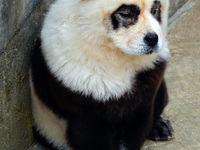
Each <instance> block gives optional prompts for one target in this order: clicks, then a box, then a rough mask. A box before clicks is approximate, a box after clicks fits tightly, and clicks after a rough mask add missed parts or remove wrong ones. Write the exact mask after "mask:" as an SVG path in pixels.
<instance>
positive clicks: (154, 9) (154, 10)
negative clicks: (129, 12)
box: [151, 0, 162, 23]
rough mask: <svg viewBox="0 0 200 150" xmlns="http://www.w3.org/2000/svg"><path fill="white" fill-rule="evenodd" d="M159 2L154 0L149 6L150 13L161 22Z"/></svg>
mask: <svg viewBox="0 0 200 150" xmlns="http://www.w3.org/2000/svg"><path fill="white" fill-rule="evenodd" d="M161 7H162V6H161V3H160V1H157V0H155V1H154V2H153V5H152V7H151V14H152V15H153V16H154V17H155V18H156V20H158V22H159V23H161V22H162V19H161V18H162V16H161V15H162V11H161Z"/></svg>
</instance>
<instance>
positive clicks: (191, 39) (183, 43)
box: [31, 1, 200, 150]
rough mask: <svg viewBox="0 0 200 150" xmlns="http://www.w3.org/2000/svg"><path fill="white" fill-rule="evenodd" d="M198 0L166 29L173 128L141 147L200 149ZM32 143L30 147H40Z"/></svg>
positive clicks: (167, 112)
mask: <svg viewBox="0 0 200 150" xmlns="http://www.w3.org/2000/svg"><path fill="white" fill-rule="evenodd" d="M199 14H200V1H198V2H197V4H196V5H195V7H194V8H193V9H191V10H190V11H188V12H187V13H185V14H184V15H182V17H180V18H179V19H178V21H177V22H176V25H175V27H174V28H173V29H172V30H171V31H170V33H169V37H168V39H169V47H170V50H171V59H170V62H169V65H168V69H167V71H166V81H167V85H168V90H169V99H170V102H169V104H168V106H167V107H166V109H165V112H164V113H163V117H164V118H165V119H169V120H170V121H171V123H172V126H173V128H174V130H175V139H174V140H172V141H167V142H153V141H150V140H147V141H146V142H145V144H144V146H143V148H142V150H200V15H199ZM43 149H44V148H42V147H40V146H38V145H35V146H34V147H33V148H31V150H43Z"/></svg>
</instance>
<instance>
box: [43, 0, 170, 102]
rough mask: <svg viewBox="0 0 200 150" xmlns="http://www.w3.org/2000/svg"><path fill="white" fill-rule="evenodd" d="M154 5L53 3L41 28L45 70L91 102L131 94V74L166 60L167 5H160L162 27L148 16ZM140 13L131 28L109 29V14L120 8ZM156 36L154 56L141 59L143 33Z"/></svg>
mask: <svg viewBox="0 0 200 150" xmlns="http://www.w3.org/2000/svg"><path fill="white" fill-rule="evenodd" d="M152 2H153V0H126V1H124V0H109V1H108V0H67V1H66V0H57V1H56V3H55V4H54V5H53V6H52V7H51V9H50V11H49V13H48V14H47V16H46V19H45V22H44V26H43V29H42V34H41V35H42V49H43V54H44V56H45V59H46V61H47V64H48V67H49V68H50V70H51V71H52V73H53V74H54V75H55V76H56V77H57V78H58V79H59V80H60V81H62V83H63V85H65V86H66V87H69V88H70V89H71V90H73V91H75V92H80V93H82V94H83V95H92V96H93V97H94V98H95V99H96V100H100V101H106V100H108V99H109V98H111V97H113V98H118V97H120V96H121V95H123V94H124V92H126V91H129V90H131V85H132V84H133V82H134V76H135V73H136V71H139V70H144V69H148V68H153V67H154V65H153V63H154V62H155V61H156V60H158V59H166V60H167V59H168V57H169V50H168V48H167V42H166V24H167V9H166V8H167V7H168V0H161V3H162V5H163V6H165V7H163V8H162V11H163V12H162V14H163V18H162V20H163V23H162V25H160V24H159V23H158V22H157V21H156V19H155V18H154V17H153V16H152V15H151V14H150V9H151V5H152ZM124 3H125V4H136V5H138V6H140V7H141V8H142V9H144V11H142V15H141V16H139V21H138V23H137V24H136V25H134V26H132V27H130V28H128V29H119V30H118V31H114V30H113V29H112V25H111V20H110V15H111V13H113V11H115V10H116V9H117V8H118V7H119V6H120V5H121V4H124ZM152 31H153V32H156V33H157V34H158V36H159V44H158V45H159V51H158V52H157V53H154V54H151V55H141V54H142V49H143V46H141V45H144V43H143V37H144V35H145V34H146V33H147V32H152Z"/></svg>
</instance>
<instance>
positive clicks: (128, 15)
mask: <svg viewBox="0 0 200 150" xmlns="http://www.w3.org/2000/svg"><path fill="white" fill-rule="evenodd" d="M119 15H120V16H121V17H123V18H125V19H129V18H132V17H133V15H132V14H131V13H127V12H119Z"/></svg>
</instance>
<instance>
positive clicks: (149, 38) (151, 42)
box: [144, 33, 158, 48]
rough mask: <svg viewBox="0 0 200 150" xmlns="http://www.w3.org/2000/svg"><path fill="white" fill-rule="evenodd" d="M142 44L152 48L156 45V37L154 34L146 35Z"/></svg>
mask: <svg viewBox="0 0 200 150" xmlns="http://www.w3.org/2000/svg"><path fill="white" fill-rule="evenodd" d="M144 42H145V43H146V44H147V45H148V46H150V47H152V48H153V47H155V46H156V45H157V44H158V35H157V34H156V33H147V35H146V36H145V37H144Z"/></svg>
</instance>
